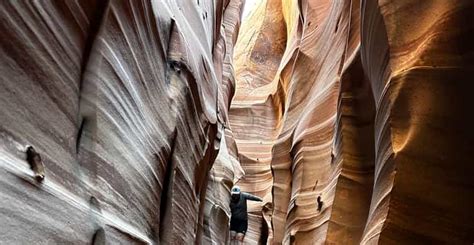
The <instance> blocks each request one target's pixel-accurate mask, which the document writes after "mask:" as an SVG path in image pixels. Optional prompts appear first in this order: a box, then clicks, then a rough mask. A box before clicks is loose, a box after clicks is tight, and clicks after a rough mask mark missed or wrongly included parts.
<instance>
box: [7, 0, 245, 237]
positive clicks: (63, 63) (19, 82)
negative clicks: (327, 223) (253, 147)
mask: <svg viewBox="0 0 474 245" xmlns="http://www.w3.org/2000/svg"><path fill="white" fill-rule="evenodd" d="M241 4H242V3H241V1H239V0H236V1H232V2H231V3H230V2H229V1H225V0H222V1H203V0H201V1H199V0H198V1H192V3H191V2H188V1H167V0H154V1H135V0H133V1H132V0H129V1H127V0H123V1H122V0H120V1H12V2H8V1H4V2H2V3H1V4H0V10H1V13H2V21H1V24H0V28H1V31H2V33H3V34H2V38H1V50H2V59H1V66H0V67H1V72H2V78H1V79H2V82H1V83H0V93H1V99H0V100H1V103H0V104H1V106H0V115H1V117H0V121H1V124H0V125H1V126H0V134H1V137H0V171H1V172H2V178H1V179H2V180H1V184H0V186H1V188H0V189H1V194H2V196H3V198H2V201H0V207H1V209H0V210H1V211H0V219H1V220H2V223H3V224H2V226H1V228H0V232H1V235H0V237H1V242H2V243H13V242H15V241H21V242H24V243H80V244H86V243H90V242H91V241H92V239H93V237H96V238H97V237H100V238H97V239H95V240H104V239H105V240H106V242H107V243H163V244H171V243H188V242H190V241H195V242H196V243H200V242H201V241H204V240H205V239H209V237H215V235H212V234H209V233H206V232H204V231H208V229H207V230H206V229H205V228H204V224H205V223H208V222H209V220H210V221H214V220H213V219H214V218H215V217H217V219H218V220H219V221H221V222H220V224H224V221H225V220H223V219H220V218H218V217H219V216H222V215H224V216H228V207H227V206H221V208H220V209H212V210H210V211H209V210H206V209H205V206H206V205H205V203H206V196H209V200H210V201H211V202H222V201H221V200H225V198H228V195H229V194H228V189H229V188H230V186H232V182H233V178H234V173H236V174H238V173H239V172H238V171H237V170H238V169H239V167H238V165H237V164H236V163H235V162H234V164H230V165H229V163H225V164H222V165H223V166H221V168H223V167H226V169H225V171H224V172H222V171H221V170H220V169H217V167H218V166H217V165H218V164H216V166H215V168H216V169H214V170H213V172H214V173H215V172H217V173H219V174H221V175H223V177H220V179H218V180H215V181H217V182H218V184H219V185H223V186H222V188H224V189H223V190H221V191H220V196H214V195H206V190H207V186H208V179H209V173H210V169H211V167H212V166H213V163H214V160H215V159H216V157H217V152H218V149H219V147H226V145H231V144H232V142H231V141H229V142H228V143H227V144H226V143H225V141H226V139H225V137H224V125H226V124H228V123H227V108H228V105H229V103H230V102H229V101H230V99H231V98H232V96H233V90H234V82H233V72H232V70H233V69H232V64H231V57H232V46H233V43H234V42H235V40H236V35H237V32H238V27H239V22H240V8H241ZM26 145H32V146H34V148H35V149H36V151H37V152H38V153H39V154H40V155H41V157H42V160H43V162H44V166H45V169H46V175H45V179H44V181H43V182H42V183H36V182H35V181H34V179H32V178H31V177H32V175H33V172H32V171H31V170H29V169H28V163H27V162H26V161H25V159H26V153H25V149H26ZM222 154H225V151H224V152H223V153H222ZM223 158H224V159H226V156H223ZM227 158H229V157H227ZM236 165H237V166H236ZM229 166H230V169H229ZM240 175H242V174H240ZM214 177H215V176H214ZM225 188H227V189H225ZM89 200H95V201H94V202H93V203H95V204H94V205H92V204H89ZM97 206H100V210H99V209H97V208H96V207H97ZM222 210H224V211H225V212H224V213H223V214H222ZM223 229H226V228H225V226H224V228H223ZM211 230H212V233H214V234H215V233H216V232H218V230H217V228H216V226H212V227H211ZM96 231H100V232H99V233H100V234H99V233H97V232H96ZM97 234H99V235H97ZM222 241H225V240H222Z"/></svg>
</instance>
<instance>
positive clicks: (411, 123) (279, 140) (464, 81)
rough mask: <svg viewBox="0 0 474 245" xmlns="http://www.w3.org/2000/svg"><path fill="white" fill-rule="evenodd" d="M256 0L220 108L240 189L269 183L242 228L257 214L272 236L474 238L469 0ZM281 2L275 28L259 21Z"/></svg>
mask: <svg viewBox="0 0 474 245" xmlns="http://www.w3.org/2000/svg"><path fill="white" fill-rule="evenodd" d="M280 2H281V9H275V8H278V7H280V5H279V4H280ZM272 5H273V6H272ZM266 6H272V8H271V10H272V11H268V10H267V11H266V12H262V10H260V8H261V7H260V8H259V9H256V10H255V11H254V13H253V17H250V18H249V20H247V21H248V22H251V24H247V23H246V21H244V23H243V26H242V29H241V31H240V36H239V41H238V42H237V45H236V52H235V56H236V58H235V60H236V63H235V64H236V70H237V73H236V78H237V92H236V97H235V98H234V100H233V102H232V106H231V110H230V113H231V118H230V119H231V125H232V126H233V129H234V130H235V131H236V132H238V133H237V134H235V138H236V141H237V145H238V148H239V154H240V156H241V163H242V166H243V168H244V170H245V171H246V176H245V179H244V180H242V181H241V182H242V183H243V186H244V189H246V190H249V191H254V192H256V193H257V194H261V195H267V198H266V206H265V207H264V208H262V209H257V210H253V214H254V215H261V214H260V213H261V212H262V211H263V216H264V218H265V219H264V221H265V222H258V223H255V222H251V223H250V225H251V227H250V231H251V232H252V234H251V236H248V237H247V241H249V242H250V243H256V242H257V241H258V237H259V236H258V234H257V235H256V234H254V233H255V231H258V230H259V229H260V227H265V226H267V229H268V232H265V234H268V237H265V238H266V239H267V242H268V243H273V244H280V243H283V244H293V243H294V244H315V243H316V244H320V243H329V244H339V243H343V244H357V243H363V244H366V243H370V244H372V243H379V242H380V243H382V244H385V243H390V244H391V243H399V242H402V243H415V242H420V241H421V242H423V243H469V241H470V240H471V242H472V240H473V238H472V234H474V233H473V231H474V229H473V228H474V226H473V225H474V223H473V222H472V220H473V219H472V215H473V214H472V212H470V211H469V210H470V208H469V206H472V203H473V201H474V195H472V194H471V193H470V192H472V190H473V187H474V186H473V181H472V180H471V178H470V177H468V176H472V174H473V168H472V167H471V166H470V165H469V164H468V162H469V160H468V157H469V153H468V152H469V151H468V150H467V149H470V148H472V146H473V144H472V139H473V136H474V134H473V131H472V130H470V129H469V126H468V125H470V124H472V120H473V119H472V117H471V116H470V115H467V114H466V113H465V112H462V111H463V110H464V111H469V107H468V104H469V102H468V100H467V98H468V92H467V91H470V90H471V85H470V83H469V82H468V80H469V78H470V77H471V76H472V72H473V71H474V69H473V68H474V67H473V62H472V57H473V52H472V46H470V45H469V44H468V43H470V42H472V40H473V39H472V38H471V37H470V36H468V33H470V31H471V30H472V28H473V27H474V23H473V22H472V21H471V20H470V19H469V14H468V12H472V10H473V3H472V2H470V1H425V2H423V3H420V2H418V1H412V0H404V1H375V0H366V1H357V0H347V1H325V0H321V1H306V0H301V1H285V0H282V1H279V0H275V1H268V2H266ZM278 14H281V15H282V17H283V21H284V26H285V27H284V28H282V29H281V30H280V32H278V31H276V30H273V29H271V31H270V29H269V28H266V27H265V24H263V25H261V24H259V23H260V22H259V21H256V20H257V19H258V20H264V23H269V24H271V26H272V27H274V28H277V26H278V25H280V24H279V23H280V22H281V20H280V19H281V17H278V16H277V15H278ZM262 15H264V16H262ZM265 21H266V22H265ZM283 31H286V34H287V35H286V37H285V38H286V43H285V44H284V48H283V49H284V52H283V55H282V56H280V55H279V54H280V53H281V51H278V52H275V51H274V52H273V53H272V55H268V52H267V50H268V49H269V47H275V46H278V47H280V46H281V44H282V42H281V41H280V40H281V38H280V35H281V32H283ZM254 33H274V35H276V36H275V38H273V39H270V38H268V35H261V36H254ZM255 39H256V40H258V41H252V40H255ZM249 40H250V41H249ZM268 40H270V42H271V43H270V44H268V45H266V46H265V48H262V46H260V45H261V43H268V42H269V41H268ZM468 40H469V41H468ZM280 49H281V48H280ZM280 49H279V50H280ZM262 53H264V54H266V55H261V54H262ZM253 57H259V58H260V60H259V61H258V63H254V60H255V59H252V58H253ZM277 59H279V60H277ZM241 60H244V61H241ZM275 63H279V65H278V69H277V70H276V72H275V70H274V67H275ZM270 73H275V75H274V76H273V77H271V74H270ZM239 90H240V91H239ZM240 94H242V95H240ZM249 117H251V118H249ZM259 142H264V143H265V144H263V145H261V146H259V145H258V143H259ZM458 146H459V147H458ZM268 148H271V150H269V149H268ZM270 151H271V153H270V154H269V152H270ZM260 155H261V156H260ZM258 156H260V157H258ZM262 158H263V160H264V161H261V160H260V159H262ZM256 159H257V160H256ZM268 161H270V166H271V173H272V174H271V175H268V174H267V173H268V172H269V170H266V168H268ZM267 175H268V177H267ZM270 181H273V187H272V190H268V188H269V187H268V185H269V182H270ZM269 193H271V196H268V194H269ZM266 207H270V208H273V209H272V210H271V211H270V212H268V211H267V209H266Z"/></svg>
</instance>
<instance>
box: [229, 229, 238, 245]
mask: <svg viewBox="0 0 474 245" xmlns="http://www.w3.org/2000/svg"><path fill="white" fill-rule="evenodd" d="M236 235H237V232H235V231H230V245H234V244H236V240H235V236H236Z"/></svg>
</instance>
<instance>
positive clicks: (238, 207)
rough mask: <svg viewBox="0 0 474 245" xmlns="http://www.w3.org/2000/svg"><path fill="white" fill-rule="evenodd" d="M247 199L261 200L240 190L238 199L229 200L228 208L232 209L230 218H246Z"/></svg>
mask: <svg viewBox="0 0 474 245" xmlns="http://www.w3.org/2000/svg"><path fill="white" fill-rule="evenodd" d="M247 200H252V201H258V202H261V201H262V199H261V198H260V197H257V196H254V195H252V194H249V193H246V192H241V193H240V197H239V199H238V200H236V201H234V200H233V199H231V201H230V210H231V211H232V219H237V220H247V219H248V218H247Z"/></svg>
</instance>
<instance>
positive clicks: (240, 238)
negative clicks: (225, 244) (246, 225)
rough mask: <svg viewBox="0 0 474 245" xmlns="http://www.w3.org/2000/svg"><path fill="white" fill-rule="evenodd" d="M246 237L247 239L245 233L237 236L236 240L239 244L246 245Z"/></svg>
mask: <svg viewBox="0 0 474 245" xmlns="http://www.w3.org/2000/svg"><path fill="white" fill-rule="evenodd" d="M244 237H245V233H240V232H239V233H237V235H236V240H237V244H244Z"/></svg>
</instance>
